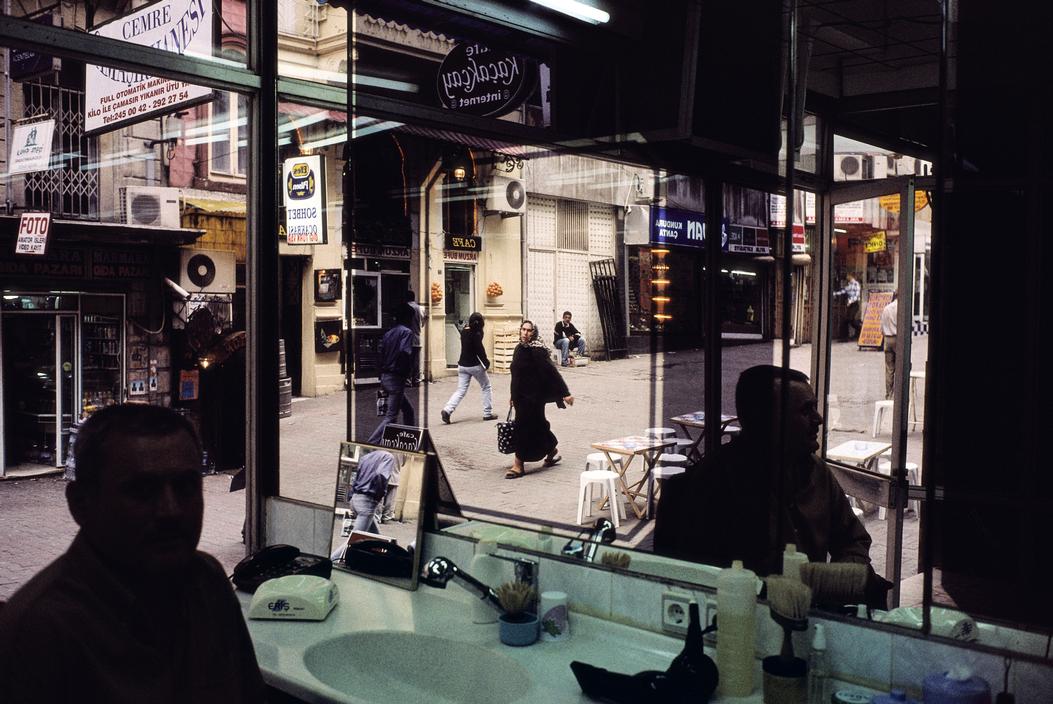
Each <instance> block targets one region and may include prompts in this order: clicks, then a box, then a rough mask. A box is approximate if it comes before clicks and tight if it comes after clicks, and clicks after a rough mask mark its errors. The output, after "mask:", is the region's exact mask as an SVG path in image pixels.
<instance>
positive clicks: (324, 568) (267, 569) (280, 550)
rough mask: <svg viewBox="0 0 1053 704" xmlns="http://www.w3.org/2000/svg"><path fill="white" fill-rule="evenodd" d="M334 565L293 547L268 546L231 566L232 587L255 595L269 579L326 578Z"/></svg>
mask: <svg viewBox="0 0 1053 704" xmlns="http://www.w3.org/2000/svg"><path fill="white" fill-rule="evenodd" d="M332 572H333V563H332V561H330V560H329V558H327V557H321V556H319V555H308V554H306V553H302V552H300V549H299V548H296V547H293V546H292V545H268V546H267V547H265V548H262V549H261V550H259V551H257V552H255V553H253V554H251V555H249V556H248V557H246V558H245V559H244V560H242V561H241V562H239V563H238V564H237V566H235V567H234V574H233V575H232V576H231V579H232V580H233V582H234V586H236V587H237V588H238V589H240V590H242V591H245V592H249V593H252V592H255V591H256V589H257V587H259V586H260V585H261V584H263V583H264V582H266V581H267V580H268V579H274V578H275V577H284V576H286V575H290V574H312V575H317V576H319V577H325V578H326V579H328V578H329V575H331V574H332Z"/></svg>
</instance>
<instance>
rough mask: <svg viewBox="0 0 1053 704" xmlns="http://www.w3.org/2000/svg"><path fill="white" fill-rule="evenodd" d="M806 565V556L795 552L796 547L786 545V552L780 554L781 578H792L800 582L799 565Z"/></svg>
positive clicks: (789, 544) (791, 544) (790, 544)
mask: <svg viewBox="0 0 1053 704" xmlns="http://www.w3.org/2000/svg"><path fill="white" fill-rule="evenodd" d="M807 563H808V555H806V554H805V553H803V552H797V546H796V545H794V544H793V543H787V544H786V551H785V552H784V553H783V554H782V576H783V577H792V578H793V579H796V580H797V581H798V582H799V581H801V565H804V564H807Z"/></svg>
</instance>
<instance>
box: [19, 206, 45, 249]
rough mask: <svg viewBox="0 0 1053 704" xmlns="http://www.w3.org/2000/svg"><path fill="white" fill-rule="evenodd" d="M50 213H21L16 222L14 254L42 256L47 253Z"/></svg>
mask: <svg viewBox="0 0 1053 704" xmlns="http://www.w3.org/2000/svg"><path fill="white" fill-rule="evenodd" d="M50 231H51V213H22V217H21V218H19V220H18V239H17V240H15V254H35V255H37V256H41V257H42V256H44V255H45V254H47V251H48V233H49V232H50Z"/></svg>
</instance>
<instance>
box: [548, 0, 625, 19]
mask: <svg viewBox="0 0 1053 704" xmlns="http://www.w3.org/2000/svg"><path fill="white" fill-rule="evenodd" d="M530 1H531V2H533V3H535V4H537V5H542V6H544V7H547V8H548V9H550V10H555V11H556V12H562V13H563V14H564V15H568V16H570V17H573V18H574V19H576V20H581V21H582V22H588V23H589V24H605V23H607V22H609V21H610V19H611V16H610V13H607V12H604V11H603V10H601V9H599V8H598V7H593V6H592V5H586V4H585V3H583V2H579V1H578V0H530Z"/></svg>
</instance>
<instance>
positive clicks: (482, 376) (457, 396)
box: [442, 364, 494, 416]
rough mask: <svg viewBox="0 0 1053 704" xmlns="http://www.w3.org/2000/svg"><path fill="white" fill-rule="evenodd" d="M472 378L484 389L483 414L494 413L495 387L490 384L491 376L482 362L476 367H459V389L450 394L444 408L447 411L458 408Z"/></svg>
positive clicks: (451, 411)
mask: <svg viewBox="0 0 1053 704" xmlns="http://www.w3.org/2000/svg"><path fill="white" fill-rule="evenodd" d="M472 379H475V380H476V381H478V382H479V386H480V387H481V388H482V390H483V415H484V416H489V415H493V412H494V387H493V386H491V385H490V377H489V376H487V374H486V367H484V366H483V365H481V364H476V365H475V366H474V367H462V366H459V365H458V367H457V390H456V391H454V392H453V395H452V396H450V400H449V401H447V402H446V406H445V407H444V408H443V409H442V410H444V411H446V412H447V413H453V412H454V411H455V410H457V405H458V404H459V403H460V402H461V400H462V399H463V398H464V395H465V394H466V393H468V384H470V383H471V381H472Z"/></svg>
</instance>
